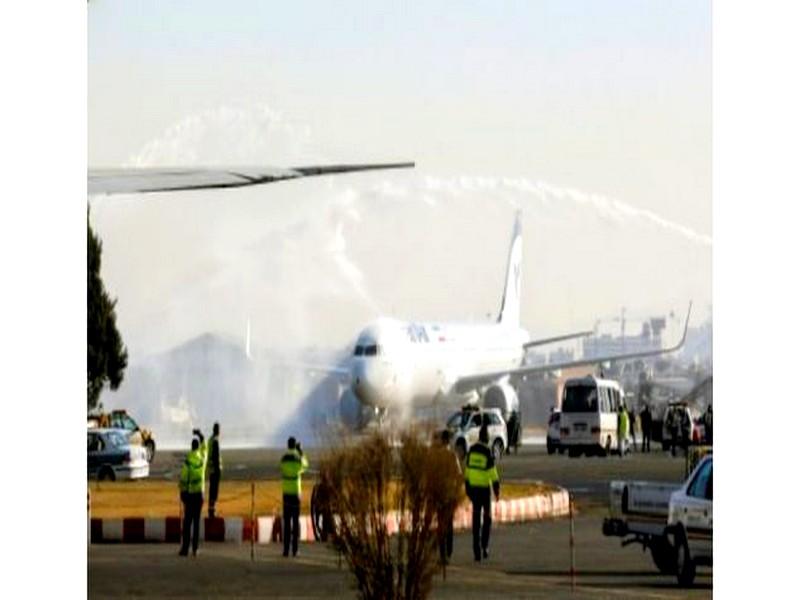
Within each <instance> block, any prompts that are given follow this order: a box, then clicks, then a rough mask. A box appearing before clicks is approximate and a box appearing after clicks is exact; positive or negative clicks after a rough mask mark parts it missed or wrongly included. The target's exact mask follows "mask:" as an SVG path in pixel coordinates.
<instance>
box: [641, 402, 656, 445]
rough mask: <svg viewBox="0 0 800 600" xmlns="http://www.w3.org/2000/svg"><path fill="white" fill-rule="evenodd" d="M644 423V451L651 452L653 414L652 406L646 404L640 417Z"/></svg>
mask: <svg viewBox="0 0 800 600" xmlns="http://www.w3.org/2000/svg"><path fill="white" fill-rule="evenodd" d="M639 421H640V422H641V424H642V452H650V428H651V427H652V426H653V415H652V414H651V413H650V406H649V405H647V404H645V405H644V408H643V409H642V414H641V415H640V417H639Z"/></svg>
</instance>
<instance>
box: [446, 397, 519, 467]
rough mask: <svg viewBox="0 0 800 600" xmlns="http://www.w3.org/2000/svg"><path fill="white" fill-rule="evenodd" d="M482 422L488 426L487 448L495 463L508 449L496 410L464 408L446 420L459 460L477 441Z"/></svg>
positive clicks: (505, 435) (499, 414) (505, 433)
mask: <svg viewBox="0 0 800 600" xmlns="http://www.w3.org/2000/svg"><path fill="white" fill-rule="evenodd" d="M484 420H486V422H487V423H488V426H489V447H490V448H491V449H492V454H493V455H494V458H495V461H499V460H500V457H501V456H502V455H503V451H504V450H505V449H506V448H507V447H508V437H507V436H508V433H507V431H508V430H507V427H506V423H505V421H504V420H503V415H502V414H501V412H500V409H498V408H484V409H481V408H478V407H475V408H465V409H462V410H461V411H459V412H457V413H455V414H453V415H452V416H451V417H450V418H449V419H448V420H447V427H448V429H450V431H451V432H452V439H453V447H454V448H455V450H456V454H458V456H459V457H460V458H463V457H464V456H466V454H467V452H468V451H469V449H470V447H471V446H472V445H473V444H474V443H476V442H477V441H478V434H479V433H480V429H481V424H482V423H483V422H484Z"/></svg>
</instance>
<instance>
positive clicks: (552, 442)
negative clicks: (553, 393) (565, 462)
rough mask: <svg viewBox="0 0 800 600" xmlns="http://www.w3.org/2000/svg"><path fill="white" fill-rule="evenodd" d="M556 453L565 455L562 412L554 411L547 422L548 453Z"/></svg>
mask: <svg viewBox="0 0 800 600" xmlns="http://www.w3.org/2000/svg"><path fill="white" fill-rule="evenodd" d="M556 451H558V452H559V454H563V453H564V448H563V447H562V446H561V411H560V410H558V409H553V411H552V412H551V413H550V418H549V419H548V420H547V453H548V454H555V452H556Z"/></svg>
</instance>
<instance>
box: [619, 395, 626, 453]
mask: <svg viewBox="0 0 800 600" xmlns="http://www.w3.org/2000/svg"><path fill="white" fill-rule="evenodd" d="M627 447H628V411H626V410H625V405H624V404H620V405H619V410H618V411H617V449H618V450H619V455H620V457H622V456H624V455H625V450H626V448H627Z"/></svg>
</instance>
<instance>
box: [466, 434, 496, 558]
mask: <svg viewBox="0 0 800 600" xmlns="http://www.w3.org/2000/svg"><path fill="white" fill-rule="evenodd" d="M464 478H465V484H466V488H467V496H468V497H469V499H470V501H471V502H472V553H473V554H474V556H475V560H476V561H478V562H480V560H481V551H482V552H483V558H489V552H488V550H489V535H490V534H491V532H492V495H491V491H492V490H491V489H490V488H493V489H494V497H495V499H496V500H500V477H499V476H498V475H497V467H496V466H495V464H494V456H492V451H491V450H490V449H489V428H488V426H487V424H486V423H484V424H483V425H482V426H481V430H480V434H479V435H478V443H477V444H474V445H473V446H472V447H471V448H470V449H469V452H468V453H467V460H466V469H465V471H464ZM481 511H483V527H481Z"/></svg>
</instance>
